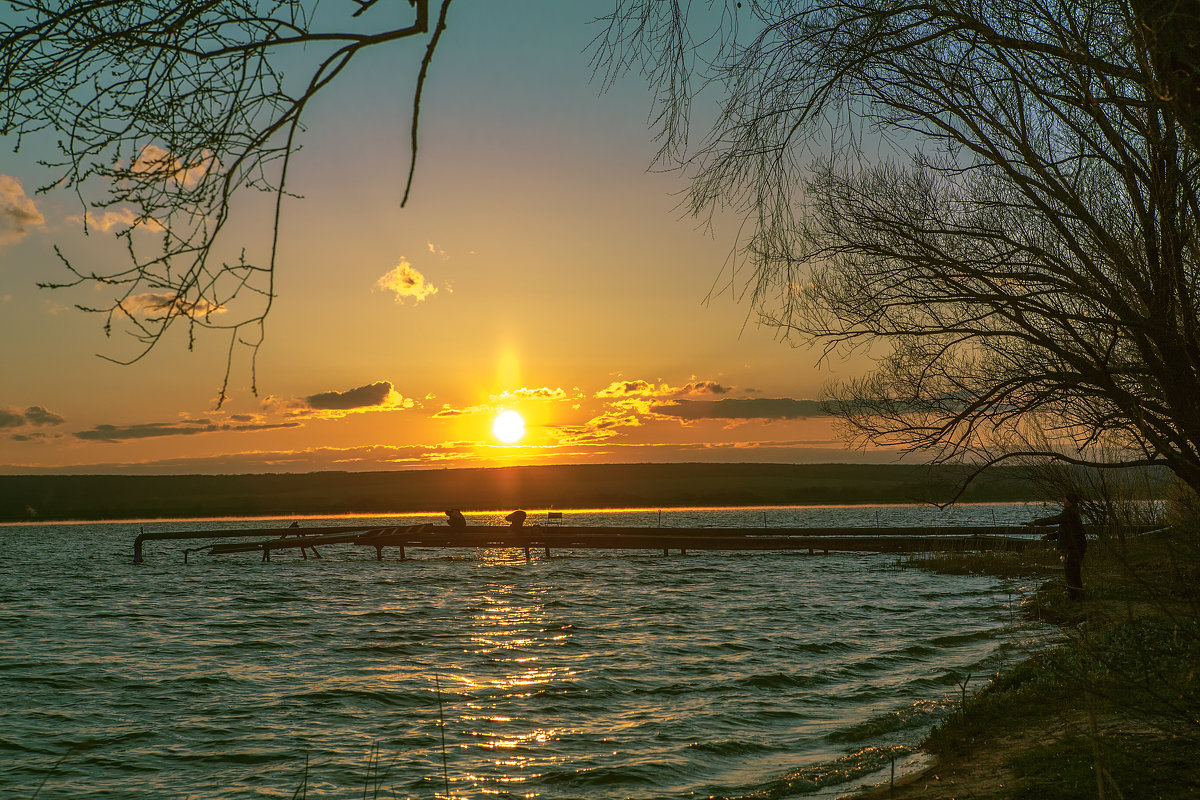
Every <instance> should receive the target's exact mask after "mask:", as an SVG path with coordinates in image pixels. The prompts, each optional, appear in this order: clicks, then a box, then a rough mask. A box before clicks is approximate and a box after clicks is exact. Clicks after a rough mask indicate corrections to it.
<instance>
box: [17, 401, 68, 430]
mask: <svg viewBox="0 0 1200 800" xmlns="http://www.w3.org/2000/svg"><path fill="white" fill-rule="evenodd" d="M25 419H26V420H28V422H29V424H30V425H39V426H41V425H62V424H63V423H64V422H66V420H65V419H63V418H62V417H60V416H59V415H58V414H55V413H54V412H53V411H50V410H48V409H45V408H43V407H42V406H30V407H29V408H27V409H25Z"/></svg>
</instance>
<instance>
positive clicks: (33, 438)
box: [8, 431, 62, 442]
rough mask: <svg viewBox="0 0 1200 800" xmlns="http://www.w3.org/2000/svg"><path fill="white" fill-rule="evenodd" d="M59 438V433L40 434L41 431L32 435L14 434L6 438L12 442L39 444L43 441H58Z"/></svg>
mask: <svg viewBox="0 0 1200 800" xmlns="http://www.w3.org/2000/svg"><path fill="white" fill-rule="evenodd" d="M61 436H62V434H61V433H42V432H41V431H36V432H34V433H14V434H12V435H11V436H9V437H8V438H10V439H12V440H13V441H14V442H39V441H41V440H43V439H58V438H60V437H61Z"/></svg>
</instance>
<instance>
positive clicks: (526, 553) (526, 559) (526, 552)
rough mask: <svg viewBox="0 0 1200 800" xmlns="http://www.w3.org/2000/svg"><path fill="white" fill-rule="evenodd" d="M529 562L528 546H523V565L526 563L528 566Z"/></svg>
mask: <svg viewBox="0 0 1200 800" xmlns="http://www.w3.org/2000/svg"><path fill="white" fill-rule="evenodd" d="M529 561H530V558H529V545H525V563H526V564H528V563H529Z"/></svg>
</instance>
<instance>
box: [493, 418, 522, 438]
mask: <svg viewBox="0 0 1200 800" xmlns="http://www.w3.org/2000/svg"><path fill="white" fill-rule="evenodd" d="M492 433H494V434H495V435H496V438H497V439H499V440H500V441H502V442H504V443H505V444H513V443H515V442H519V441H521V437H522V436H524V435H525V420H524V419H522V418H521V415H520V414H518V413H517V412H515V411H512V410H509V411H501V412H500V413H499V414H497V415H496V419H495V420H493V421H492Z"/></svg>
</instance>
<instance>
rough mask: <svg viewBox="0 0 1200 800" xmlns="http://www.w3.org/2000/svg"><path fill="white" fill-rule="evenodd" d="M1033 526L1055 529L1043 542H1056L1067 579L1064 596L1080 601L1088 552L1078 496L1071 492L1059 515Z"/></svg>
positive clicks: (1033, 523)
mask: <svg viewBox="0 0 1200 800" xmlns="http://www.w3.org/2000/svg"><path fill="white" fill-rule="evenodd" d="M1025 524H1026V525H1028V526H1034V525H1057V526H1058V530H1057V531H1053V532H1051V533H1047V534H1046V535H1045V536H1043V537H1042V538H1043V539H1046V540H1047V541H1052V542H1053V541H1057V542H1058V549H1059V551H1060V552H1061V553H1062V555H1063V568H1064V571H1065V572H1066V576H1067V596H1068V597H1069V598H1071V599H1072V600H1082V599H1083V554H1084V552H1085V551H1086V550H1087V537H1086V536H1085V535H1084V533H1083V519H1082V518H1081V517H1080V516H1079V495H1077V494H1075V493H1074V492H1070V493H1068V494H1067V496H1066V497H1064V498H1063V507H1062V511H1061V512H1060V513H1058V514H1055V515H1054V516H1052V517H1042V518H1041V519H1035V520H1033V521H1032V522H1027V523H1025Z"/></svg>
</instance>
